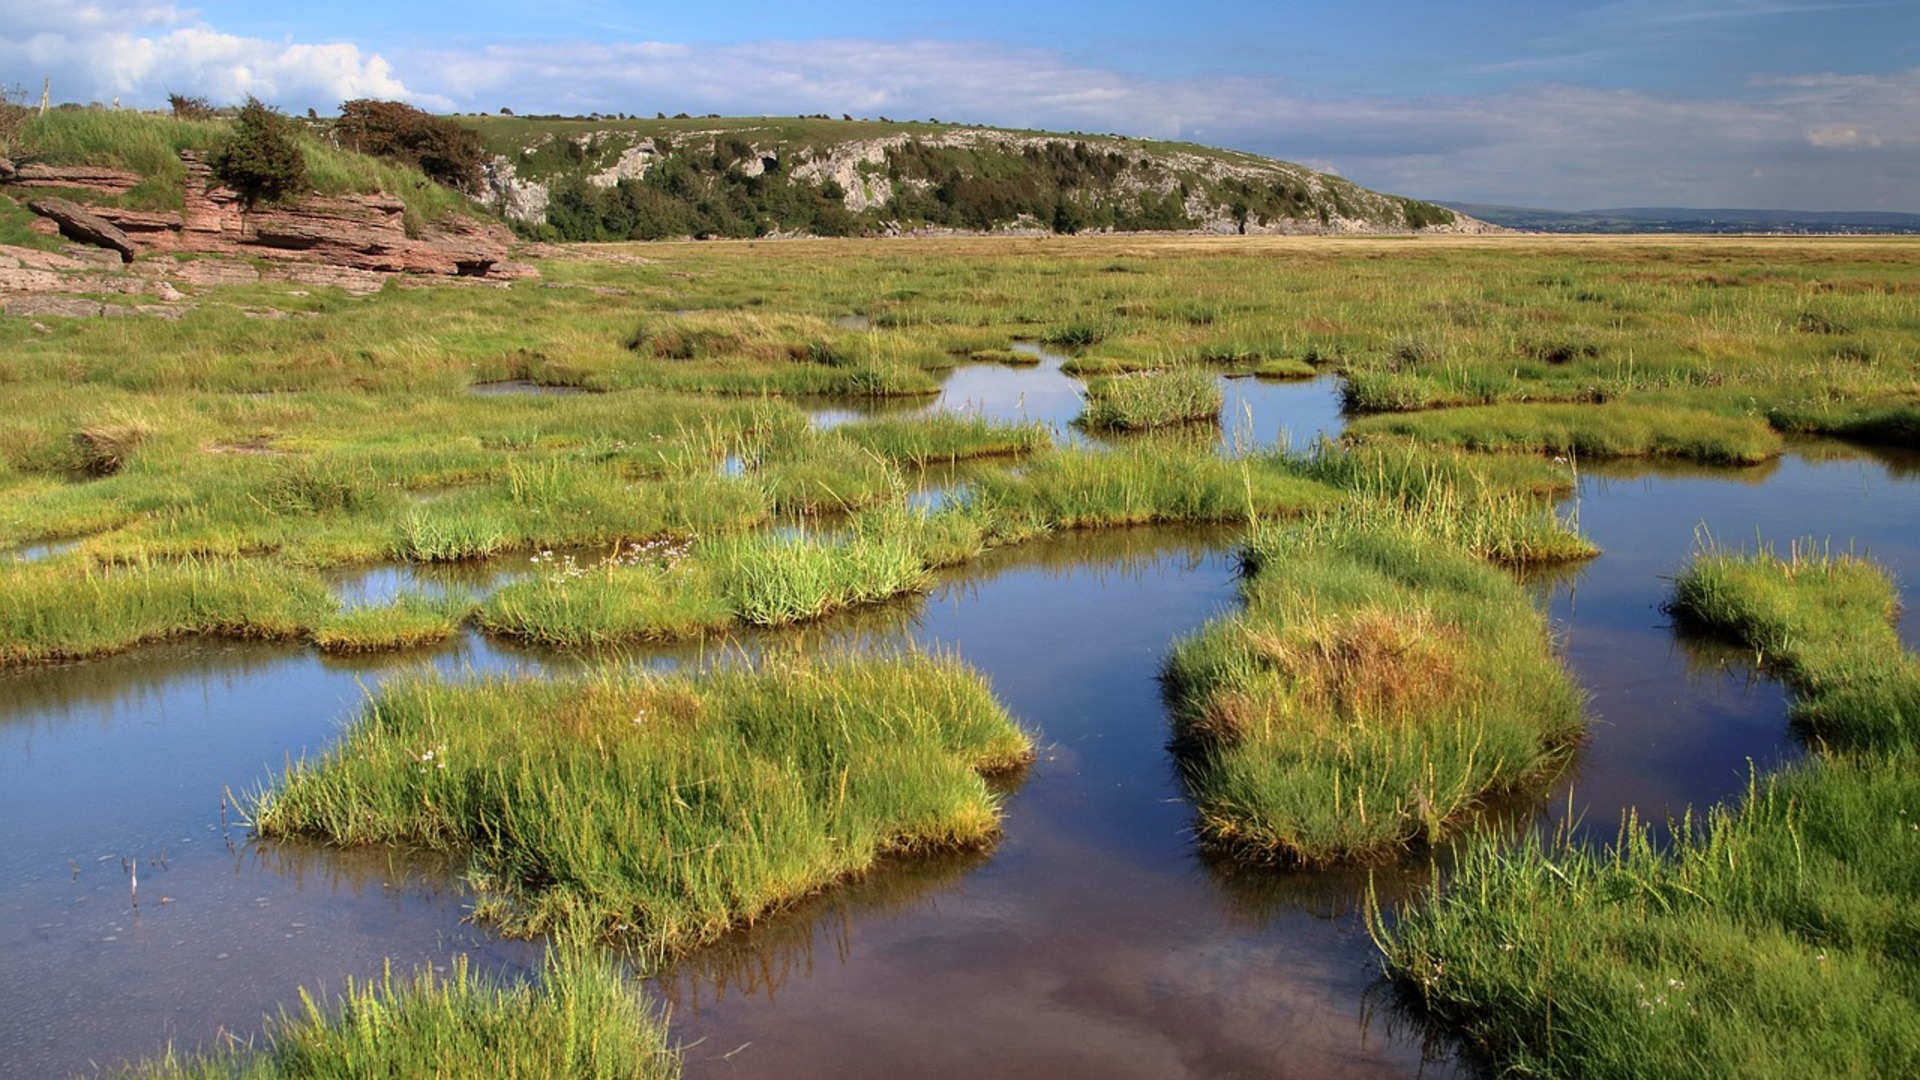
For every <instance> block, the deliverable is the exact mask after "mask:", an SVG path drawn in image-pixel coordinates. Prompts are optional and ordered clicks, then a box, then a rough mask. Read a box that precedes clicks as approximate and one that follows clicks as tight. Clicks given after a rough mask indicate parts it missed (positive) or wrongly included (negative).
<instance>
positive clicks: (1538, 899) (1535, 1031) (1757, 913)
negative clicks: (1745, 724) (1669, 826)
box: [1374, 547, 1920, 1078]
mask: <svg viewBox="0 0 1920 1080" xmlns="http://www.w3.org/2000/svg"><path fill="white" fill-rule="evenodd" d="M1674 592H1675V595H1674V600H1673V602H1672V607H1673V610H1674V612H1675V614H1676V615H1677V616H1679V617H1681V618H1684V619H1686V620H1688V621H1689V622H1692V623H1694V624H1696V625H1698V626H1700V627H1702V628H1704V629H1707V630H1709V631H1711V632H1714V633H1719V634H1724V635H1726V636H1728V637H1729V638H1731V639H1733V640H1735V641H1738V642H1740V643H1741V644H1743V645H1747V646H1749V647H1751V648H1753V649H1755V652H1756V656H1757V657H1758V658H1760V659H1761V661H1762V662H1764V663H1767V664H1769V665H1770V666H1772V667H1773V668H1774V670H1776V671H1777V672H1779V673H1780V674H1781V675H1782V676H1783V677H1784V678H1785V679H1786V680H1787V682H1788V683H1789V685H1790V686H1792V687H1793V689H1794V691H1795V702H1794V717H1795V720H1796V722H1797V723H1799V724H1800V725H1802V726H1803V728H1804V729H1805V730H1807V731H1808V733H1809V734H1810V735H1812V736H1813V738H1814V739H1815V741H1816V744H1817V745H1819V746H1822V747H1824V748H1826V749H1827V751H1828V752H1827V753H1825V754H1823V755H1822V756H1820V757H1817V758H1815V759H1813V760H1812V761H1809V762H1807V763H1805V764H1801V765H1796V766H1793V767H1790V768H1787V769H1784V770H1782V771H1781V772H1779V773H1777V774H1775V775H1774V776H1771V777H1766V778H1761V777H1755V779H1754V780H1753V781H1752V783H1751V784H1750V785H1749V788H1748V791H1747V794H1746V797H1745V799H1744V800H1742V801H1741V802H1740V803H1739V804H1737V805H1731V806H1722V807H1716V808H1714V809H1712V810H1710V811H1708V812H1707V813H1706V814H1705V815H1703V816H1698V817H1695V816H1691V815H1690V816H1689V817H1688V819H1686V820H1684V821H1682V822H1681V823H1679V826H1678V828H1677V829H1676V836H1677V838H1676V839H1675V840H1674V842H1673V843H1672V845H1671V846H1670V847H1669V848H1667V849H1664V850H1663V849H1661V848H1658V847H1656V846H1655V845H1654V843H1653V841H1652V840H1651V838H1650V835H1649V833H1648V831H1647V830H1646V829H1645V828H1643V827H1642V826H1641V825H1640V824H1639V823H1638V822H1636V821H1634V820H1633V819H1632V818H1631V817H1630V818H1628V819H1627V821H1625V822H1624V823H1623V825H1622V828H1621V834H1620V838H1619V840H1618V841H1616V842H1615V843H1614V844H1613V845H1611V846H1610V847H1607V848H1605V849H1601V850H1594V849H1592V848H1589V847H1584V846H1580V845H1578V844H1576V843H1575V842H1573V841H1572V840H1570V839H1569V838H1567V837H1566V836H1564V835H1563V836H1561V837H1558V838H1556V839H1555V840H1553V841H1550V842H1548V843H1544V844H1543V843H1540V842H1538V841H1533V842H1525V841H1523V842H1520V843H1517V844H1515V843H1508V842H1502V841H1501V840H1499V839H1497V838H1492V837H1488V838H1482V839H1479V840H1476V841H1474V842H1473V843H1472V844H1470V845H1469V846H1468V848H1467V850H1466V852H1465V854H1464V856H1463V858H1462V860H1461V862H1460V864H1459V866H1458V867H1457V868H1456V870H1455V872H1454V875H1453V877H1452V880H1450V881H1448V882H1445V883H1442V884H1439V885H1437V886H1435V888H1434V890H1433V892H1432V894H1431V895H1429V896H1427V897H1426V898H1424V900H1423V902H1422V903H1421V904H1419V905H1416V906H1414V907H1412V908H1409V909H1408V910H1406V911H1403V912H1401V913H1399V915H1398V917H1397V918H1396V919H1393V920H1391V921H1389V920H1388V919H1386V918H1385V917H1384V916H1382V917H1380V918H1378V919H1377V920H1376V923H1375V930H1374V933H1375V937H1376V940H1377V941H1378V942H1379V943H1380V946H1381V949H1382V951H1383V953H1384V955H1385V958H1386V962H1387V967H1388V971H1389V974H1390V976H1391V978H1392V979H1393V980H1394V982H1395V983H1396V985H1398V986H1399V987H1400V988H1401V990H1402V991H1403V993H1404V995H1405V998H1406V1000H1407V1001H1409V1002H1410V1003H1412V1004H1414V1005H1415V1006H1416V1007H1419V1008H1423V1009H1425V1010H1426V1011H1427V1012H1428V1013H1429V1015H1431V1016H1433V1017H1435V1018H1436V1019H1439V1020H1441V1021H1444V1022H1446V1023H1448V1024H1450V1025H1454V1026H1457V1027H1459V1028H1460V1029H1462V1030H1464V1031H1465V1033H1466V1034H1467V1036H1468V1037H1469V1038H1470V1039H1471V1040H1472V1042H1473V1043H1474V1044H1475V1045H1476V1047H1478V1048H1479V1049H1480V1050H1481V1051H1483V1052H1484V1053H1486V1054H1488V1055H1490V1056H1491V1057H1492V1058H1494V1059H1495V1060H1496V1061H1497V1062H1499V1063H1501V1064H1502V1065H1504V1066H1506V1067H1508V1068H1511V1069H1513V1070H1514V1071H1517V1072H1528V1073H1537V1074H1542V1075H1546V1074H1552V1075H1569V1074H1578V1075H1582V1076H1596V1077H1623V1078H1624V1077H1637V1076H1675V1077H1701V1078H1705V1077H1718V1076H1728V1075H1742V1076H1758V1077H1782V1078H1798V1077H1845V1076H1863V1075H1872V1076H1878V1075H1886V1076H1904V1075H1909V1074H1911V1073H1913V1072H1914V1071H1915V1070H1916V1069H1920V1048H1917V1047H1916V1045H1915V1043H1914V1041H1913V1039H1912V1031H1913V1030H1914V1028H1915V1026H1916V1025H1920V993H1916V989H1915V988H1916V986H1920V979H1916V975H1920V969H1917V968H1916V957H1915V953H1914V950H1913V918H1912V913H1913V911H1914V909H1915V906H1916V903H1920V843H1916V842H1915V834H1916V833H1920V825H1916V823H1915V820H1914V819H1915V815H1916V811H1915V810H1914V806H1915V804H1916V803H1917V802H1920V750H1917V748H1916V742H1917V741H1920V662H1916V660H1915V658H1914V656H1913V655H1912V654H1911V653H1909V652H1907V651H1906V650H1905V649H1904V648H1902V646H1901V644H1900V641H1899V638H1898V636H1897V635H1896V634H1895V632H1894V629H1893V625H1892V621H1891V616H1892V611H1893V606H1892V605H1893V593H1892V589H1891V586H1890V585H1889V583H1888V582H1887V580H1886V578H1885V577H1884V576H1883V575H1881V574H1880V573H1879V572H1878V571H1876V570H1875V569H1873V568H1872V567H1871V566H1869V565H1868V564H1866V563H1865V562H1864V561H1862V560H1859V559H1856V558H1853V557H1851V556H1846V555H1841V556H1833V555H1831V554H1829V553H1826V552H1822V551H1816V550H1814V549H1812V548H1810V547H1800V548H1796V549H1794V550H1793V551H1792V553H1791V554H1789V555H1787V556H1779V555H1776V554H1774V553H1772V552H1767V551H1763V552H1759V553H1756V554H1752V555H1746V556H1740V555H1735V554H1731V553H1728V552H1724V551H1719V550H1712V549H1710V550H1707V551H1704V552H1702V553H1701V554H1700V555H1698V556H1697V557H1696V558H1695V560H1694V561H1693V563H1692V564H1691V565H1690V566H1689V567H1688V568H1687V570H1686V571H1685V572H1684V573H1683V574H1682V575H1681V576H1680V578H1679V579H1678V580H1677V581H1676V582H1675V590H1674Z"/></svg>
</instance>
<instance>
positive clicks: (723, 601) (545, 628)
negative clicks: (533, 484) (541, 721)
mask: <svg viewBox="0 0 1920 1080" xmlns="http://www.w3.org/2000/svg"><path fill="white" fill-rule="evenodd" d="M985 543H986V539H985V536H984V534H983V532H982V531H981V529H980V527H979V526H978V525H977V524H975V523H974V522H973V521H972V520H971V519H970V518H969V517H968V516H967V515H966V514H965V512H964V511H943V512H940V513H937V514H930V513H916V512H910V511H904V510H888V511H879V512H875V513H872V514H867V515H863V516H861V517H859V518H857V519H855V521H854V527H853V529H852V530H851V532H849V533H846V534H838V535H836V534H817V535H810V534H798V535H781V534H778V533H733V534H722V535H719V536H715V537H711V538H708V539H705V540H701V541H698V542H694V543H689V544H683V545H668V546H665V547H661V548H658V549H655V550H648V551H646V552H645V553H644V555H643V556H641V557H635V555H630V554H626V553H615V554H613V555H611V556H609V557H607V558H604V559H602V560H600V561H599V562H598V563H594V564H590V565H584V566H583V565H580V564H578V563H576V562H574V561H573V560H572V559H570V558H569V559H563V560H562V561H560V562H558V563H553V564H550V565H549V566H548V567H547V568H546V570H545V572H543V573H541V574H539V575H537V576H535V577H533V578H529V579H526V580H524V581H519V582H515V583H513V584H511V585H508V586H506V587H505V588H502V589H501V590H499V591H498V592H496V593H495V594H494V595H493V596H492V597H490V598H488V600H487V601H486V603H485V604H483V605H482V606H481V608H480V611H479V622H480V625H481V627H482V628H483V629H485V630H487V631H489V632H491V633H496V634H500V635H503V636H506V637H512V638H516V639H519V640H523V641H530V642H536V643H540V644H546V645H562V646H571V647H579V646H593V647H598V646H606V645H614V644H620V643H625V642H634V641H664V640H672V639H676V638H686V637H693V636H697V635H699V634H702V633H708V632H714V631H719V630H724V629H727V628H729V627H734V626H741V625H747V626H787V625H791V624H794V623H799V622H807V621H810V620H813V619H818V618H822V617H824V616H827V615H831V614H833V613H835V612H838V611H841V610H844V609H846V608H851V607H857V606H860V605H863V604H871V603H876V602H878V601H882V600H888V599H891V598H893V597H896V596H901V595H904V594H907V593H913V592H919V591H921V590H923V589H925V588H926V587H928V585H930V584H931V582H932V576H931V574H930V571H931V569H932V568H934V567H937V566H943V565H947V564H949V563H951V562H957V561H960V560H961V559H963V558H966V557H970V556H971V555H972V554H974V553H977V552H978V551H979V550H980V549H981V548H982V547H983V546H984V545H985ZM637 550H638V549H636V552H637Z"/></svg>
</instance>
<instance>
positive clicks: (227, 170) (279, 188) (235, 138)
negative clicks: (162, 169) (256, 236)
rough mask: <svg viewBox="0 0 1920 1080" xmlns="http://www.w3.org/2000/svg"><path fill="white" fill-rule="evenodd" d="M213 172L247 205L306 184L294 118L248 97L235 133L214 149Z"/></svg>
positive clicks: (286, 193)
mask: <svg viewBox="0 0 1920 1080" xmlns="http://www.w3.org/2000/svg"><path fill="white" fill-rule="evenodd" d="M210 164H211V165H212V166H213V173H214V175H215V176H218V177H219V178H220V180H221V182H222V183H224V184H226V185H227V186H228V187H230V188H232V189H233V190H235V191H237V192H239V193H240V198H241V199H242V200H243V201H245V202H246V204H247V205H249V206H252V205H254V204H255V203H261V202H272V201H273V200H275V199H279V198H283V197H285V196H287V195H292V194H295V193H297V192H299V191H301V190H302V189H303V188H305V187H306V183H307V162H306V156H305V155H304V154H302V153H301V150H300V140H299V136H298V134H297V133H296V131H295V130H294V123H293V121H291V120H289V119H287V118H286V117H285V116H284V115H282V114H281V113H279V112H277V111H275V110H274V109H271V108H269V107H267V106H266V105H264V104H262V103H261V101H260V99H259V98H256V97H252V96H248V98H247V103H246V104H245V105H242V106H241V107H240V114H239V115H238V116H236V117H234V121H233V135H232V136H231V137H230V138H228V139H227V141H226V142H225V143H224V144H223V145H221V146H220V148H219V149H217V150H215V151H214V152H213V158H212V160H211V162H210Z"/></svg>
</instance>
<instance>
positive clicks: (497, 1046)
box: [110, 946, 680, 1080]
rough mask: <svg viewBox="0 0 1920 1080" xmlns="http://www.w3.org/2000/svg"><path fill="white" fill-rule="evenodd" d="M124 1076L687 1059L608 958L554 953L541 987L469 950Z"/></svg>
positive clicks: (393, 1079) (665, 1079)
mask: <svg viewBox="0 0 1920 1080" xmlns="http://www.w3.org/2000/svg"><path fill="white" fill-rule="evenodd" d="M110 1075H113V1076H116V1077H120V1078H121V1080H295V1078H301V1077H318V1076H328V1077H343V1078H344V1077H354V1078H359V1077H375V1076H378V1077H386V1078H389V1080H432V1078H437V1077H449V1076H493V1077H503V1078H513V1080H545V1078H548V1077H600V1078H605V1080H673V1078H675V1077H678V1076H679V1075H680V1055H679V1054H678V1053H677V1052H675V1051H674V1050H672V1049H671V1048H670V1047H669V1046H668V1044H667V1025H666V1021H665V1018H664V1017H662V1016H661V1015H660V1014H659V1013H657V1012H656V1011H654V1010H653V1009H651V1008H649V1007H648V1006H647V1004H646V1002H645V997H644V994H643V992H642V991H641V990H640V988H639V987H637V986H635V985H633V984H632V982H631V981H630V980H629V979H628V978H627V977H625V976H623V975H622V974H621V973H620V971H619V969H618V967H617V966H616V965H615V964H614V962H613V961H612V960H610V959H607V958H605V957H603V956H596V955H594V954H593V953H591V952H589V951H588V950H586V949H584V948H582V947H579V946H555V947H553V948H552V949H550V950H549V951H548V954H547V960H546V965H545V968H544V970H543V972H542V975H541V978H540V979H539V981H538V982H537V983H512V984H506V983H498V982H494V981H491V980H488V979H484V978H482V977H481V976H479V975H477V974H475V973H474V972H473V970H472V965H471V964H470V963H469V961H468V960H467V958H466V957H464V956H459V957H455V958H454V960H453V962H452V964H451V965H450V966H449V967H448V968H447V970H446V971H445V972H444V973H437V972H435V971H434V969H433V968H431V967H426V968H422V969H421V970H420V971H419V972H418V973H416V974H415V975H413V976H412V977H411V978H396V977H395V975H394V972H393V968H392V965H391V964H389V965H388V967H387V970H386V971H385V973H384V974H383V975H382V976H381V977H380V978H379V979H378V980H368V981H365V982H360V981H356V980H354V979H352V978H351V977H349V978H348V980H347V985H346V987H345V989H343V990H342V991H341V992H340V994H339V995H338V997H337V998H334V999H331V1000H325V999H322V998H320V997H317V996H315V995H314V994H312V993H309V992H308V991H306V990H304V989H303V990H302V991H301V992H300V1007H299V1009H297V1010H295V1011H292V1012H288V1011H286V1010H282V1011H281V1013H280V1016H279V1018H278V1020H277V1021H273V1022H271V1025H270V1037H269V1039H268V1040H267V1044H266V1046H265V1047H264V1048H260V1049H256V1048H253V1047H250V1046H249V1047H241V1046H238V1045H231V1044H230V1045H229V1046H228V1047H227V1048H224V1049H221V1050H216V1051H213V1052H210V1053H206V1054H200V1055H194V1056H185V1057H183V1056H176V1055H175V1054H173V1053H172V1052H169V1053H168V1054H167V1055H166V1056H165V1057H163V1058H161V1059H159V1060H156V1061H150V1062H146V1063H142V1064H140V1065H136V1066H133V1067H131V1068H128V1069H125V1070H122V1071H119V1072H115V1073H112V1074H110Z"/></svg>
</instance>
